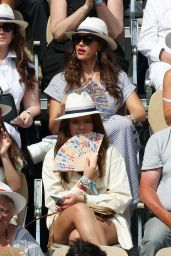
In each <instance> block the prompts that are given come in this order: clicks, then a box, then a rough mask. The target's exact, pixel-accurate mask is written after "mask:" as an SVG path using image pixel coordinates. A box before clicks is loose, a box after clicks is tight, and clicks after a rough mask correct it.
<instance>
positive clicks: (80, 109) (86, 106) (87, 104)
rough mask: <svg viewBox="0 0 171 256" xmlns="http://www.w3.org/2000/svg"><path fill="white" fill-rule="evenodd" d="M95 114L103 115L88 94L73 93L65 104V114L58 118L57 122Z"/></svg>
mask: <svg viewBox="0 0 171 256" xmlns="http://www.w3.org/2000/svg"><path fill="white" fill-rule="evenodd" d="M93 114H102V112H100V111H98V110H97V109H96V107H95V105H94V102H93V100H92V99H91V97H90V95H89V94H88V93H87V92H82V93H81V94H77V93H71V94H69V95H68V96H67V99H66V102H65V114H64V115H62V116H60V117H58V118H57V120H58V119H67V118H73V117H78V116H87V115H93Z"/></svg>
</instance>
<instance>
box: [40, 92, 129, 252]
mask: <svg viewBox="0 0 171 256" xmlns="http://www.w3.org/2000/svg"><path fill="white" fill-rule="evenodd" d="M101 115H102V113H101V112H100V111H98V110H97V109H96V107H95V105H94V102H93V101H92V99H91V97H90V96H89V94H88V93H86V92H82V93H81V94H77V93H71V94H69V95H68V96H67V98H66V102H65V113H63V115H61V116H60V117H59V118H58V120H57V121H58V122H59V121H60V125H59V134H58V140H57V144H56V147H55V149H54V148H52V149H51V150H49V151H48V153H47V154H46V156H45V160H44V162H43V170H42V178H43V184H44V190H45V205H46V207H47V208H48V213H49V214H50V215H49V216H48V217H47V226H48V228H49V230H50V237H49V245H50V242H52V243H53V242H55V243H59V244H68V243H69V241H71V240H74V239H76V238H80V239H82V240H84V241H89V242H92V243H95V244H98V245H113V244H116V243H118V241H119V243H120V244H121V246H122V247H123V248H125V249H130V248H131V247H132V240H131V234H130V227H129V225H130V218H129V210H128V209H129V204H130V202H131V198H132V196H131V192H130V187H129V182H128V176H127V172H126V168H125V162H124V159H123V158H122V156H121V155H120V153H119V152H118V151H117V149H116V148H115V147H113V146H112V145H108V138H107V135H106V133H105V130H104V127H103V123H102V119H101V117H102V116H101ZM91 132H96V133H101V134H103V135H104V137H103V140H102V143H101V146H100V149H99V151H98V156H97V154H95V153H94V154H90V155H87V156H86V159H87V160H86V163H85V165H84V164H83V163H82V165H81V167H80V168H81V172H76V171H75V169H73V171H69V172H60V171H59V170H58V167H57V166H56V163H57V162H56V161H57V160H56V159H55V156H56V153H57V152H58V150H59V148H60V147H61V146H62V145H63V144H64V143H65V142H66V141H67V140H68V139H69V138H71V137H73V136H74V135H76V134H77V133H91ZM92 140H93V139H92ZM53 197H59V198H63V201H62V203H59V204H57V205H55V201H54V199H53ZM89 206H93V207H97V208H98V207H102V208H103V207H104V208H105V209H110V211H112V213H111V212H110V213H108V215H106V216H103V217H104V218H103V217H102V216H101V217H102V218H101V217H100V216H99V215H98V214H95V213H94V212H93V211H92V210H91V209H90V208H89ZM52 214H55V215H52Z"/></svg>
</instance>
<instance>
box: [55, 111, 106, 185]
mask: <svg viewBox="0 0 171 256" xmlns="http://www.w3.org/2000/svg"><path fill="white" fill-rule="evenodd" d="M92 122H93V132H97V133H101V134H103V135H104V138H103V141H102V144H101V146H100V149H99V152H98V162H97V164H98V168H99V173H100V175H99V178H100V177H103V176H104V175H105V167H106V166H105V160H106V151H107V148H108V139H107V135H106V132H105V129H104V126H103V123H102V119H101V117H100V115H99V114H94V115H92ZM68 127H69V119H63V120H61V123H60V127H59V131H58V139H57V143H56V146H55V155H56V153H57V151H58V150H59V148H60V147H61V146H62V145H63V144H64V143H65V142H66V141H67V140H68V139H69V138H71V134H70V131H69V129H68ZM55 155H54V157H55ZM60 175H61V182H62V184H63V183H69V182H70V179H69V175H68V173H67V172H61V173H60Z"/></svg>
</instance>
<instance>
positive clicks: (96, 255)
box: [53, 239, 127, 256]
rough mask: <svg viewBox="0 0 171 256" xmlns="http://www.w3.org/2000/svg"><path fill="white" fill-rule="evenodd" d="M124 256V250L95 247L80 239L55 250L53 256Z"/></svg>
mask: <svg viewBox="0 0 171 256" xmlns="http://www.w3.org/2000/svg"><path fill="white" fill-rule="evenodd" d="M58 255H60V256H118V255H120V256H126V255H127V253H126V251H125V250H123V249H121V248H118V247H114V246H97V245H95V244H92V243H90V242H84V241H82V240H80V239H77V240H75V241H72V242H71V244H70V246H63V247H62V248H59V249H56V250H55V252H54V253H53V256H58Z"/></svg>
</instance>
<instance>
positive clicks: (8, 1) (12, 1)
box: [1, 0, 15, 9]
mask: <svg viewBox="0 0 171 256" xmlns="http://www.w3.org/2000/svg"><path fill="white" fill-rule="evenodd" d="M4 3H6V4H9V5H10V6H11V8H13V9H14V4H15V0H1V4H4Z"/></svg>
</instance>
